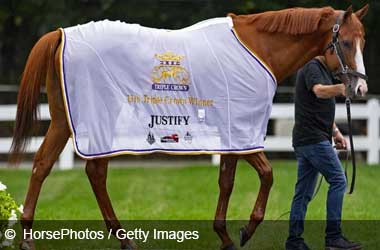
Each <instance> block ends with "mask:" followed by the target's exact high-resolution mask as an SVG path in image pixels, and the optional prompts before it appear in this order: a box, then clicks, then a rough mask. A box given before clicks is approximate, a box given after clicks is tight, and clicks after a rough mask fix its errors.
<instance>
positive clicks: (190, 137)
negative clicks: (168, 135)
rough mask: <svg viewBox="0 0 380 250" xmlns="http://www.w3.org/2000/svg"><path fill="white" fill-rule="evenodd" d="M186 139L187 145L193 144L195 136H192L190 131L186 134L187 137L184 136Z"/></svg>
mask: <svg viewBox="0 0 380 250" xmlns="http://www.w3.org/2000/svg"><path fill="white" fill-rule="evenodd" d="M184 139H185V141H186V142H187V143H191V142H192V140H193V136H192V135H191V134H190V132H189V131H187V132H186V134H185V136H184Z"/></svg>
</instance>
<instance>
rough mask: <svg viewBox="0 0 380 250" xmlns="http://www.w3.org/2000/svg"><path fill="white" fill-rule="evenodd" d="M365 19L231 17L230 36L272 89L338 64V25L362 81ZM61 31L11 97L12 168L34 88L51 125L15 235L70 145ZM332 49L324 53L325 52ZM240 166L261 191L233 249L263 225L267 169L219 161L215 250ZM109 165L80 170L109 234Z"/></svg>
mask: <svg viewBox="0 0 380 250" xmlns="http://www.w3.org/2000/svg"><path fill="white" fill-rule="evenodd" d="M367 11H368V5H366V6H365V7H363V8H362V9H360V10H359V11H357V12H355V13H353V11H352V8H351V7H349V8H348V9H347V10H346V11H339V10H334V9H333V8H331V7H325V8H313V9H304V8H293V9H286V10H280V11H269V12H264V13H260V14H251V15H234V14H230V16H231V18H232V20H233V25H234V28H235V31H236V32H237V34H238V35H239V37H240V39H241V40H242V41H243V42H244V44H245V45H246V46H247V47H248V48H249V49H250V50H252V51H255V52H256V54H257V55H258V56H259V57H260V58H261V59H262V60H263V61H264V62H265V63H266V64H267V65H268V66H269V67H270V69H271V70H272V72H273V73H274V75H275V77H276V79H277V82H279V83H281V82H282V81H283V80H284V79H285V78H286V77H288V76H290V75H291V74H293V73H294V72H295V71H296V70H297V69H299V68H300V67H301V66H303V65H304V64H305V63H306V62H308V61H309V60H311V59H312V58H313V57H315V56H318V55H321V56H325V57H326V61H327V64H328V65H329V62H332V60H337V53H334V48H331V47H332V46H331V41H332V39H333V27H335V28H336V25H335V24H336V23H337V22H338V21H339V23H340V29H339V30H338V32H339V41H340V42H339V44H340V45H341V51H342V53H343V54H342V53H341V54H342V55H343V56H344V58H345V62H346V65H347V66H348V67H349V68H350V69H351V71H355V70H357V71H358V72H359V73H361V74H362V75H364V74H365V69H364V64H363V57H362V50H363V47H364V28H363V25H362V23H361V19H362V18H363V16H364V15H365V14H366V13H367ZM60 32H61V31H59V30H58V31H53V32H51V33H48V34H46V35H44V36H43V37H42V38H41V39H40V40H39V41H38V42H37V43H36V45H35V46H34V47H33V49H32V51H31V53H30V55H29V58H28V60H27V63H26V67H25V70H24V73H23V76H22V80H21V87H20V91H19V95H18V104H17V117H16V125H15V132H14V139H13V144H12V152H11V153H12V157H13V161H14V162H18V161H19V160H20V154H21V153H22V152H23V151H24V148H25V146H26V142H27V139H28V137H29V136H30V135H31V134H32V132H33V125H34V124H35V123H36V120H37V101H38V97H39V93H40V87H41V85H43V84H44V83H45V84H46V88H47V96H48V102H49V110H50V115H51V123H50V126H49V129H48V131H47V133H46V136H45V139H44V141H43V143H42V145H41V147H40V148H39V150H38V152H37V153H36V155H35V158H34V164H33V170H32V175H31V178H30V183H29V188H28V192H27V195H26V199H25V203H24V213H23V215H22V218H21V220H22V227H23V229H24V230H30V229H31V228H32V224H33V218H34V212H35V208H36V204H37V199H38V196H39V193H40V190H41V186H42V183H43V181H44V180H45V178H46V177H47V176H48V175H49V172H50V170H51V168H52V166H53V164H54V162H55V161H56V160H57V158H58V156H59V155H60V153H61V152H62V150H63V148H64V147H65V145H66V143H67V140H68V139H69V137H70V129H69V126H68V123H67V120H66V113H65V108H64V103H63V99H62V90H61V85H60V82H59V81H60V80H59V79H60V77H59V74H60V72H59V53H58V51H59V46H61V33H60ZM330 48H331V49H330ZM344 79H346V81H345V80H343V78H342V80H343V82H345V83H346V84H347V81H348V82H350V85H346V86H349V87H348V88H349V90H350V91H349V92H348V93H349V95H350V96H351V97H354V96H355V95H357V94H362V95H364V94H365V93H366V92H367V85H366V81H365V80H363V79H360V78H359V77H358V76H357V75H355V74H351V75H346V77H345V78H344ZM239 158H243V159H245V160H246V161H248V162H249V163H250V165H252V167H253V168H254V169H255V170H256V171H257V172H258V175H259V178H260V181H261V186H260V190H259V194H258V197H257V200H256V203H255V205H254V208H253V210H252V213H251V216H250V220H249V222H248V224H247V225H246V226H245V227H243V228H242V229H241V231H240V245H241V246H243V245H244V244H245V243H246V242H247V240H249V239H250V238H251V237H252V235H253V233H254V232H255V230H256V228H257V226H258V225H259V224H260V222H261V221H262V220H263V218H264V214H265V208H266V204H267V200H268V195H269V191H270V189H271V186H272V182H273V175H272V169H271V166H270V164H269V161H268V160H267V158H266V156H265V154H264V153H263V152H259V153H254V154H249V155H240V156H239V155H231V154H230V155H223V156H222V159H221V164H220V176H219V188H220V194H219V200H218V205H217V209H216V215H215V222H214V230H215V231H216V233H217V234H218V235H219V237H220V239H221V241H222V247H221V249H224V250H232V249H236V247H235V245H234V243H233V242H232V240H231V238H230V237H229V235H228V233H227V230H226V213H227V208H228V202H229V198H230V194H231V192H232V189H233V184H234V176H235V170H236V163H237V160H238V159H239ZM108 161H109V159H107V158H102V159H93V160H88V161H87V163H86V173H87V175H88V178H89V180H90V183H91V186H92V189H93V191H94V193H95V196H96V199H97V202H98V204H99V207H100V210H101V212H102V215H103V217H104V220H105V224H106V226H107V228H108V229H112V232H116V231H117V229H119V228H121V225H120V223H119V221H118V219H117V217H116V215H115V212H114V210H113V208H112V205H111V201H110V198H109V196H108V193H107V188H106V178H107V165H108ZM120 242H121V248H122V249H136V248H137V246H136V245H135V244H134V242H133V241H132V240H125V239H120ZM20 247H21V248H22V249H34V244H33V241H32V240H31V239H23V240H22V242H21V244H20Z"/></svg>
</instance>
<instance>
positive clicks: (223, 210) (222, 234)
mask: <svg viewBox="0 0 380 250" xmlns="http://www.w3.org/2000/svg"><path fill="white" fill-rule="evenodd" d="M237 160H238V157H237V156H233V155H228V156H222V157H221V163H220V170H219V190H220V193H219V200H218V207H217V209H216V214H215V220H214V231H215V232H216V233H217V234H218V236H219V238H220V239H221V240H222V246H221V249H222V250H235V249H236V247H235V245H234V243H233V242H232V240H231V238H230V236H229V235H228V233H227V228H226V214H227V208H228V202H229V200H230V196H231V192H232V189H233V186H234V180H235V171H236V163H237Z"/></svg>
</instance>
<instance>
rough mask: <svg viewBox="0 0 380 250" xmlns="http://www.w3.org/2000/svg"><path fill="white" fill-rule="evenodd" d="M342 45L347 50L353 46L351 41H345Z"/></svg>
mask: <svg viewBox="0 0 380 250" xmlns="http://www.w3.org/2000/svg"><path fill="white" fill-rule="evenodd" d="M342 44H343V46H344V47H345V48H347V49H351V48H352V45H351V42H350V41H347V40H344V41H343V43H342Z"/></svg>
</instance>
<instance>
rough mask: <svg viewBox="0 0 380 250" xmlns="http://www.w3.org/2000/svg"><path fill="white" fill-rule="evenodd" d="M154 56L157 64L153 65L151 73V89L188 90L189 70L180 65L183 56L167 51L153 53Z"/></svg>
mask: <svg viewBox="0 0 380 250" xmlns="http://www.w3.org/2000/svg"><path fill="white" fill-rule="evenodd" d="M154 57H155V58H156V59H157V60H158V65H156V66H154V68H153V70H152V74H151V78H152V82H153V84H152V89H153V90H164V91H188V90H189V79H190V77H189V72H188V71H187V70H186V69H185V68H184V67H183V66H182V65H181V61H182V60H183V59H184V58H185V56H182V55H176V54H174V53H173V52H171V51H167V52H165V53H163V54H155V55H154Z"/></svg>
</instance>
